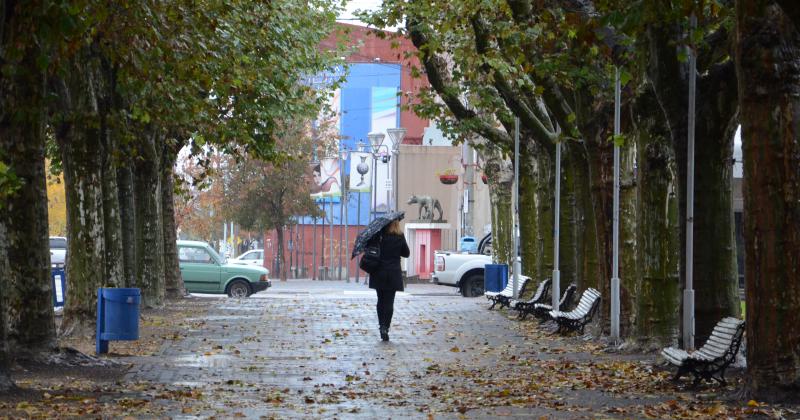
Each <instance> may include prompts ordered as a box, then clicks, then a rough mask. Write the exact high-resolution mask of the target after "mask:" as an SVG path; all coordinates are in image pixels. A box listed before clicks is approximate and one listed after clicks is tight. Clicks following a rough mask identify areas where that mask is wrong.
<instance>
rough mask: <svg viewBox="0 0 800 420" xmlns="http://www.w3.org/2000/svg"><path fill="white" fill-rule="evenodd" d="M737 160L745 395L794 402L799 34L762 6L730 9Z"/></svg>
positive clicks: (798, 326)
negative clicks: (738, 120)
mask: <svg viewBox="0 0 800 420" xmlns="http://www.w3.org/2000/svg"><path fill="white" fill-rule="evenodd" d="M736 15H737V21H738V27H737V31H738V33H737V45H736V64H737V67H736V70H737V72H738V83H739V98H740V107H741V115H742V142H743V154H744V213H745V250H746V252H745V279H746V296H747V314H746V315H747V370H748V375H747V379H746V393H747V394H748V396H749V398H757V399H758V400H759V401H770V402H776V401H791V400H794V401H797V400H798V395H800V142H798V119H800V113H799V112H798V111H799V110H800V99H798V98H800V64H798V63H800V34H799V33H798V30H797V27H796V26H795V25H794V24H792V23H791V22H790V21H789V20H788V18H787V16H786V15H785V14H783V13H782V11H781V9H780V8H778V7H777V6H775V5H774V4H773V2H772V1H767V0H738V1H737V2H736Z"/></svg>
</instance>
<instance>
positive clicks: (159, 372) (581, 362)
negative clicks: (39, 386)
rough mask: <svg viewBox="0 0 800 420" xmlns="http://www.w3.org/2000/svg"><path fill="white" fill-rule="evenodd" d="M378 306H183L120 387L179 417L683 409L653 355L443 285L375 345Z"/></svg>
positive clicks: (329, 291)
mask: <svg viewBox="0 0 800 420" xmlns="http://www.w3.org/2000/svg"><path fill="white" fill-rule="evenodd" d="M375 300H376V299H375V296H374V291H372V290H370V289H368V288H366V287H365V286H364V285H361V284H355V283H349V284H348V283H344V282H329V281H328V282H325V281H323V282H320V281H315V282H314V281H289V282H286V283H281V282H276V283H275V287H273V288H271V289H270V290H269V291H266V292H262V293H259V294H257V295H254V296H251V297H250V298H247V299H240V300H237V299H229V298H227V297H219V296H216V297H214V296H202V297H195V298H193V299H188V300H186V301H185V302H182V303H181V304H187V305H193V306H194V307H195V308H196V307H197V306H198V305H200V306H201V307H204V308H205V310H204V311H201V312H204V313H203V314H202V315H198V316H197V317H196V318H195V319H189V320H185V322H183V323H181V324H182V325H183V327H180V329H181V331H179V334H178V337H176V338H175V339H170V340H167V342H166V344H165V345H164V346H163V347H162V348H161V350H160V353H159V355H158V356H156V357H152V356H151V357H140V358H135V359H131V360H130V361H131V362H133V363H134V368H133V370H131V371H130V372H129V373H128V374H127V376H126V378H125V380H126V382H127V383H129V384H131V385H134V387H135V388H137V389H145V391H144V394H146V395H145V396H147V395H149V397H147V398H146V399H148V400H150V401H153V402H154V404H161V405H162V406H161V407H158V408H157V409H156V410H154V414H157V415H158V416H161V415H163V414H164V413H166V414H167V415H169V416H171V417H175V418H198V417H202V418H207V417H217V418H233V417H246V418H370V419H372V418H436V419H440V418H463V417H467V418H494V417H518V418H540V417H545V418H553V419H555V418H558V419H561V418H595V417H596V416H598V415H599V416H601V417H603V418H631V416H633V417H635V418H638V417H645V413H647V416H650V417H653V416H655V417H667V418H668V417H671V416H673V415H678V414H679V412H677V411H675V410H679V409H682V408H678V407H684V404H686V403H688V401H686V402H684V403H681V404H679V405H674V404H675V403H674V401H675V400H686V398H687V396H686V395H685V394H680V393H676V392H673V391H674V387H673V386H672V385H671V384H667V383H666V378H667V374H666V373H664V372H662V373H660V374H655V373H654V371H653V366H652V365H653V360H654V358H653V357H651V356H641V355H628V356H625V355H614V354H604V352H603V351H602V349H601V347H602V346H600V345H598V344H594V343H593V342H592V341H585V340H583V339H582V338H581V337H578V338H575V337H572V338H561V337H555V336H552V335H550V334H549V333H547V332H546V331H545V330H543V329H542V328H541V327H539V326H537V323H536V322H518V321H516V320H512V319H509V318H508V317H507V315H505V314H504V313H503V312H498V311H487V310H486V307H487V306H488V305H487V303H486V300H485V299H483V298H476V299H467V298H462V297H460V296H459V295H458V294H457V291H456V289H454V288H448V287H444V286H434V285H430V284H422V285H409V287H408V289H407V290H406V292H405V293H402V294H399V295H398V297H397V299H396V303H395V314H394V321H393V325H392V330H391V337H392V341H390V342H388V343H385V342H381V341H380V339H379V336H378V331H377V330H378V326H377V317H376V315H375ZM635 378H638V381H639V382H636V381H634V379H635ZM651 383H652V384H655V385H654V387H653V388H652V389H649V386H648V389H642V387H641V385H642V384H651ZM143 384H144V387H143ZM148 384H150V385H149V386H150V391H149V392H148V391H147V387H148ZM164 389H167V390H169V391H168V393H171V394H170V395H167V396H164V395H163V394H164ZM158 393H160V394H161V395H154V394H158ZM171 396H172V397H176V398H170V397H171ZM140 397H142V396H141V395H140ZM695 403H696V402H695ZM708 403H709V404H712V405H713V404H718V403H716V402H711V401H709V402H708ZM643 410H656V411H643Z"/></svg>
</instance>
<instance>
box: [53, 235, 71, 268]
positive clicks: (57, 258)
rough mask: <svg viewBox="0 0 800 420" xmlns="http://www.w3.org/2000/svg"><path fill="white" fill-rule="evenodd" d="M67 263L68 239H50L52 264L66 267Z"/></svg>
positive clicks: (58, 237) (61, 237)
mask: <svg viewBox="0 0 800 420" xmlns="http://www.w3.org/2000/svg"><path fill="white" fill-rule="evenodd" d="M66 261H67V238H65V237H63V236H51V237H50V264H55V265H64V264H65V263H66Z"/></svg>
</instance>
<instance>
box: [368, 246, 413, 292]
mask: <svg viewBox="0 0 800 420" xmlns="http://www.w3.org/2000/svg"><path fill="white" fill-rule="evenodd" d="M409 255H411V251H409V249H408V244H407V243H406V237H405V236H403V235H391V234H386V233H384V234H383V239H382V240H381V258H380V260H381V264H380V266H379V267H378V271H376V272H375V273H373V274H370V276H369V287H370V289H376V290H395V291H398V292H402V291H403V272H402V270H401V269H400V257H404V258H408V256H409Z"/></svg>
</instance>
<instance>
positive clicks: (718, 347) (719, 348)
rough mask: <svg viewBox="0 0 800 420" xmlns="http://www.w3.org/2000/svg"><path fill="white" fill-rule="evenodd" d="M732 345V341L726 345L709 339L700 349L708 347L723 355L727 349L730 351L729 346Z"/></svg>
mask: <svg viewBox="0 0 800 420" xmlns="http://www.w3.org/2000/svg"><path fill="white" fill-rule="evenodd" d="M730 346H731V343H728V345H727V346H726V345H723V344H718V343H712V342H709V341H707V342H706V343H705V344H703V347H701V348H700V350H703V349H708V350H709V351H714V352H718V353H720V355H722V354H725V352H726V351H728V348H730Z"/></svg>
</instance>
